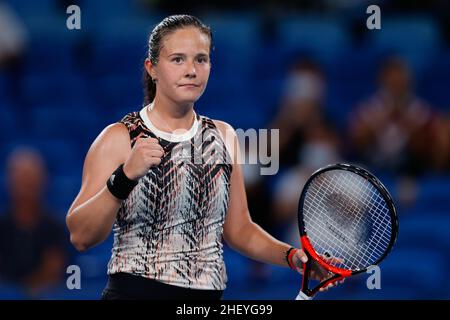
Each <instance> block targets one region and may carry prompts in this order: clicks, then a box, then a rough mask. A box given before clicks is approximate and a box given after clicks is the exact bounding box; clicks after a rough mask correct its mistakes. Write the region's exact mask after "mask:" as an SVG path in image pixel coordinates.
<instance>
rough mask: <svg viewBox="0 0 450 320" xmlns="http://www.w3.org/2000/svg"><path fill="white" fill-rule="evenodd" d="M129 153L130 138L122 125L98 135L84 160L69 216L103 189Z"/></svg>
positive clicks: (119, 124)
mask: <svg viewBox="0 0 450 320" xmlns="http://www.w3.org/2000/svg"><path fill="white" fill-rule="evenodd" d="M130 152H131V144H130V138H129V134H128V130H127V128H126V127H125V125H124V124H122V123H115V124H112V125H110V126H108V127H106V128H105V129H104V130H103V131H102V132H101V133H100V134H99V136H98V137H97V138H96V139H95V141H94V142H93V143H92V145H91V147H90V148H89V151H88V153H87V155H86V158H85V160H84V166H83V176H82V182H81V188H80V191H79V193H78V195H77V197H76V198H75V200H74V202H73V203H72V205H71V207H70V209H69V214H70V213H71V212H72V210H73V209H75V208H76V207H77V206H79V205H80V204H82V203H84V202H86V201H87V200H89V199H90V198H92V197H93V196H94V195H96V194H97V193H98V192H99V191H100V190H102V189H103V187H104V186H105V185H106V181H107V180H108V178H109V176H110V175H111V174H112V173H113V172H114V170H115V169H117V167H118V166H119V165H120V164H122V163H124V162H125V160H126V159H127V157H128V155H129V153H130Z"/></svg>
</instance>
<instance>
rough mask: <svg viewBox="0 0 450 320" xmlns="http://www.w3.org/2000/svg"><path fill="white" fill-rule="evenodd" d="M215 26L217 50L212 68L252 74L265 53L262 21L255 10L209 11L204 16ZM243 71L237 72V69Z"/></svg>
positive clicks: (219, 70)
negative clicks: (248, 11) (262, 50)
mask: <svg viewBox="0 0 450 320" xmlns="http://www.w3.org/2000/svg"><path fill="white" fill-rule="evenodd" d="M200 19H202V21H203V22H204V23H205V24H207V25H209V26H210V27H211V30H212V33H213V45H214V51H213V52H212V54H211V57H212V60H211V61H212V66H213V67H212V70H213V72H214V73H216V74H222V75H232V76H234V78H238V77H244V78H246V77H248V76H249V75H250V72H251V71H252V68H253V65H254V62H255V58H256V57H257V55H260V54H262V53H261V52H260V51H259V50H258V49H259V47H260V44H261V39H260V37H261V33H260V21H259V17H258V16H257V15H255V14H246V13H243V14H238V13H233V14H232V15H231V14H228V15H226V14H220V15H217V14H209V15H205V16H204V17H200ZM237 71H238V73H239V75H237V73H236V72H237Z"/></svg>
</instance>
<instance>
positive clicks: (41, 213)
mask: <svg viewBox="0 0 450 320" xmlns="http://www.w3.org/2000/svg"><path fill="white" fill-rule="evenodd" d="M7 171H8V172H7V173H8V190H9V194H10V200H11V201H10V206H9V211H8V212H7V214H6V215H2V217H1V220H0V282H6V283H10V284H17V285H21V286H23V287H24V289H25V290H26V291H27V292H28V294H30V297H36V296H38V295H39V293H40V292H42V290H45V289H49V288H51V287H52V286H53V285H56V284H58V283H59V282H60V281H61V280H62V276H63V275H64V270H65V269H64V265H65V260H66V253H65V248H66V247H65V242H66V241H65V240H64V239H65V235H64V229H63V227H62V226H61V225H59V224H58V223H56V222H55V221H54V220H53V218H52V217H51V215H50V214H49V213H48V211H47V210H46V209H45V208H44V206H43V204H42V194H43V191H44V189H45V183H46V171H45V165H44V161H43V159H42V158H41V156H40V154H39V153H37V152H36V151H34V150H32V149H27V148H19V149H17V150H16V151H14V152H13V153H12V154H11V155H10V157H9V159H8V164H7Z"/></svg>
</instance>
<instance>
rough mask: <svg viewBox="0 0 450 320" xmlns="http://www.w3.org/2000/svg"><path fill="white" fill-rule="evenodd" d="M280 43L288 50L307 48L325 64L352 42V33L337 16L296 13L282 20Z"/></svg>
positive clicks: (329, 62)
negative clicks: (301, 14)
mask: <svg viewBox="0 0 450 320" xmlns="http://www.w3.org/2000/svg"><path fill="white" fill-rule="evenodd" d="M279 25H280V27H279V39H280V40H279V41H280V42H279V45H280V46H281V47H283V48H285V49H286V51H287V52H295V51H298V50H306V51H308V52H310V53H311V54H312V55H313V56H314V57H316V59H317V60H318V61H319V62H320V63H323V64H325V65H331V64H332V63H334V62H335V57H336V56H338V55H339V53H340V52H343V50H345V49H346V48H347V47H348V45H349V44H350V40H351V39H350V35H349V33H348V31H347V30H346V28H345V26H344V24H343V23H342V22H341V21H339V20H337V19H336V18H331V17H329V18H324V17H323V16H293V17H292V18H289V17H288V18H286V19H283V20H281V21H280V24H279Z"/></svg>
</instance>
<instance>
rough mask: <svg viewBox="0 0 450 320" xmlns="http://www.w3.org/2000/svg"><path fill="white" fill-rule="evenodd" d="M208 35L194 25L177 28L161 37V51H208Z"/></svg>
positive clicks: (167, 52) (169, 52)
mask: <svg viewBox="0 0 450 320" xmlns="http://www.w3.org/2000/svg"><path fill="white" fill-rule="evenodd" d="M209 46H210V40H209V37H208V36H207V35H206V34H205V33H203V32H202V31H200V30H199V29H198V28H195V27H187V28H182V29H178V30H176V31H175V32H173V33H171V34H169V35H167V36H166V37H164V39H163V47H162V50H161V52H165V53H166V54H171V53H173V52H178V53H183V52H204V53H208V52H209Z"/></svg>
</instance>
